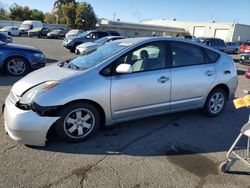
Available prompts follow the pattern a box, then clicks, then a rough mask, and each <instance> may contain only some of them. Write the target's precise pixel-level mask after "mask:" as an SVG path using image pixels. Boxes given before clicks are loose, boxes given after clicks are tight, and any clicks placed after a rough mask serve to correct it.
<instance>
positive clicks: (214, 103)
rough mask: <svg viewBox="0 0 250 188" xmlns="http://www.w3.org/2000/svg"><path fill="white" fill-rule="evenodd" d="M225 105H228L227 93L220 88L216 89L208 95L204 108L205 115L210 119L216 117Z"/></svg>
mask: <svg viewBox="0 0 250 188" xmlns="http://www.w3.org/2000/svg"><path fill="white" fill-rule="evenodd" d="M225 103H226V93H225V91H224V90H223V89H220V88H217V89H214V90H213V91H211V93H210V94H209V95H208V97H207V101H206V104H205V106H204V107H203V111H204V113H205V115H207V116H209V117H215V116H217V115H219V114H220V113H221V112H222V111H223V109H224V107H225Z"/></svg>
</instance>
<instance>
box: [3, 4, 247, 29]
mask: <svg viewBox="0 0 250 188" xmlns="http://www.w3.org/2000/svg"><path fill="white" fill-rule="evenodd" d="M3 2H4V3H3ZM87 2H88V3H90V4H91V5H92V6H93V8H94V11H95V13H96V14H97V16H98V17H99V18H107V19H112V18H113V16H114V15H115V18H116V19H117V18H119V19H120V20H121V21H128V22H138V21H140V20H143V19H160V18H164V19H173V18H175V19H177V20H186V21H212V20H215V21H216V22H235V21H236V22H237V21H238V22H239V23H243V24H250V14H249V12H250V11H249V10H250V0H237V1H232V0H87ZM13 3H17V4H19V5H22V6H25V5H26V6H28V7H30V8H32V9H33V8H36V9H39V10H42V11H44V12H51V10H52V7H53V4H54V0H0V6H3V4H4V6H5V8H7V7H8V6H9V5H12V4H13Z"/></svg>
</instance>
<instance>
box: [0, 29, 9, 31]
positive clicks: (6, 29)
mask: <svg viewBox="0 0 250 188" xmlns="http://www.w3.org/2000/svg"><path fill="white" fill-rule="evenodd" d="M0 31H4V32H6V31H10V30H9V29H0Z"/></svg>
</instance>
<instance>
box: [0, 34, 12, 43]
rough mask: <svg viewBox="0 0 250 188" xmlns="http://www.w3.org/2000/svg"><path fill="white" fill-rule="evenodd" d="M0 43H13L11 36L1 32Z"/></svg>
mask: <svg viewBox="0 0 250 188" xmlns="http://www.w3.org/2000/svg"><path fill="white" fill-rule="evenodd" d="M0 41H2V42H6V43H12V37H11V36H9V35H6V34H5V33H1V32H0Z"/></svg>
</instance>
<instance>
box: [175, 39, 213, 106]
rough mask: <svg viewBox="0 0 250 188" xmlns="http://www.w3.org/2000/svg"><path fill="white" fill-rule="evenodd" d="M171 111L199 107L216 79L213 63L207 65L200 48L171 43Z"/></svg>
mask: <svg viewBox="0 0 250 188" xmlns="http://www.w3.org/2000/svg"><path fill="white" fill-rule="evenodd" d="M171 49H172V68H171V78H172V88H171V110H181V109H188V108H193V107H199V106H201V104H202V101H203V100H204V97H206V96H207V94H208V93H209V92H210V89H211V86H212V84H213V82H214V81H215V78H216V70H215V68H214V64H213V63H208V60H207V57H206V53H205V51H204V50H203V48H202V47H199V46H196V45H193V44H189V43H185V42H171Z"/></svg>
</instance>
